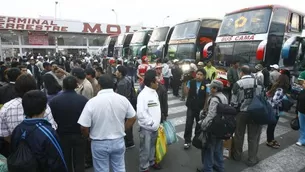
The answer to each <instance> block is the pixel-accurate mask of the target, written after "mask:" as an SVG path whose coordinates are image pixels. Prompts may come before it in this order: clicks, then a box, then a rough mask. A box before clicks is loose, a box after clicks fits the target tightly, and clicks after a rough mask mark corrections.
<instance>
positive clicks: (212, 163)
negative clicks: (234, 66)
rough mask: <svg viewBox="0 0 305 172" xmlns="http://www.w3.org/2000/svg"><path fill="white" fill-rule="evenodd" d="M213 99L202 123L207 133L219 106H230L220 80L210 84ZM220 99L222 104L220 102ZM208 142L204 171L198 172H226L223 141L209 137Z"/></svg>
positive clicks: (202, 154) (203, 152) (203, 158)
mask: <svg viewBox="0 0 305 172" xmlns="http://www.w3.org/2000/svg"><path fill="white" fill-rule="evenodd" d="M209 87H210V93H211V95H212V96H211V98H209V100H208V102H209V104H208V105H207V106H208V107H207V115H206V117H205V118H204V119H203V120H202V121H201V122H200V124H201V128H202V129H203V130H204V131H206V128H208V127H209V125H210V122H211V121H212V120H213V119H214V118H215V116H216V115H217V110H216V109H217V106H218V104H219V103H222V104H228V99H227V97H226V96H225V95H224V94H223V93H222V90H223V83H222V82H221V81H218V80H213V81H212V82H211V84H210V86H209ZM218 98H219V99H220V101H221V102H219V100H218ZM207 142H209V143H211V144H210V146H208V147H207V148H206V149H203V150H202V153H201V158H202V162H204V163H203V169H202V170H200V169H197V172H202V171H213V169H215V170H217V171H219V172H223V171H224V159H223V141H222V139H217V138H213V137H208V138H207Z"/></svg>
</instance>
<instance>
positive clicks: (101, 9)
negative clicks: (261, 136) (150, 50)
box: [0, 0, 305, 27]
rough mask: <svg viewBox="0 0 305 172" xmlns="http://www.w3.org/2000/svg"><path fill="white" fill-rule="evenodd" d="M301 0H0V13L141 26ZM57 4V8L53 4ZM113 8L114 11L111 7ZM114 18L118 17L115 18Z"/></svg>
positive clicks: (300, 5)
mask: <svg viewBox="0 0 305 172" xmlns="http://www.w3.org/2000/svg"><path fill="white" fill-rule="evenodd" d="M302 1H304V0H181V1H177V0H109V1H106V0H57V2H58V4H57V5H55V0H0V4H1V5H0V15H4V16H18V17H33V18H38V17H39V16H43V17H49V18H53V17H54V16H55V14H56V17H57V18H60V19H64V20H76V21H85V22H95V23H109V24H110V23H111V24H116V21H118V24H126V25H143V26H151V27H155V26H162V25H174V24H176V23H179V22H182V21H184V20H186V19H189V18H198V17H213V18H220V19H221V18H222V17H223V16H224V15H225V13H228V12H232V11H234V10H238V9H242V8H246V7H251V6H258V5H266V4H278V5H283V6H287V7H290V8H292V9H295V10H298V11H302V12H304V13H305V5H304V2H302ZM55 7H56V8H55ZM112 9H114V11H115V13H114V12H113V11H112ZM167 16H168V17H167ZM116 19H117V20H116Z"/></svg>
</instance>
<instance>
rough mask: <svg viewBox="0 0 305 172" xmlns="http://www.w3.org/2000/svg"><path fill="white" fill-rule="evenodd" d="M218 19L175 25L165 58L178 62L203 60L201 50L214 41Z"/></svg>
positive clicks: (217, 28) (218, 25)
mask: <svg viewBox="0 0 305 172" xmlns="http://www.w3.org/2000/svg"><path fill="white" fill-rule="evenodd" d="M220 25H221V20H220V19H211V18H198V19H195V20H189V21H185V22H183V23H179V24H177V25H175V28H174V30H173V33H172V35H171V37H170V40H169V43H168V53H167V57H168V58H169V59H170V60H171V59H178V60H188V61H199V60H203V59H202V57H203V51H202V50H203V48H204V46H205V45H206V44H207V43H209V42H213V41H214V40H215V39H216V36H217V33H218V30H219V27H220Z"/></svg>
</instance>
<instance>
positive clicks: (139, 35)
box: [130, 32, 146, 44]
mask: <svg viewBox="0 0 305 172" xmlns="http://www.w3.org/2000/svg"><path fill="white" fill-rule="evenodd" d="M145 35H146V32H135V33H134V34H133V37H132V39H131V43H130V44H142V43H143V41H144V38H145Z"/></svg>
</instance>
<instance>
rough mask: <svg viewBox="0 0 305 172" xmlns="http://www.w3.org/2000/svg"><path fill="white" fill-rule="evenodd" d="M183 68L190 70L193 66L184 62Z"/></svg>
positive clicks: (183, 69)
mask: <svg viewBox="0 0 305 172" xmlns="http://www.w3.org/2000/svg"><path fill="white" fill-rule="evenodd" d="M181 68H182V71H183V72H185V71H188V70H190V68H191V67H190V65H189V64H183V65H182V67H181Z"/></svg>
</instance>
